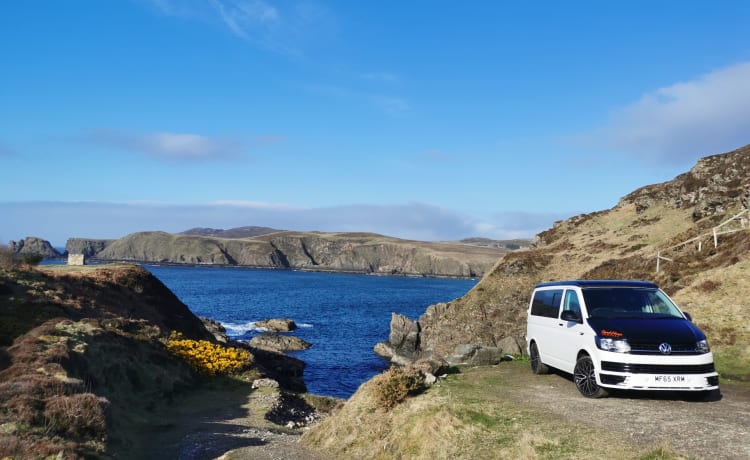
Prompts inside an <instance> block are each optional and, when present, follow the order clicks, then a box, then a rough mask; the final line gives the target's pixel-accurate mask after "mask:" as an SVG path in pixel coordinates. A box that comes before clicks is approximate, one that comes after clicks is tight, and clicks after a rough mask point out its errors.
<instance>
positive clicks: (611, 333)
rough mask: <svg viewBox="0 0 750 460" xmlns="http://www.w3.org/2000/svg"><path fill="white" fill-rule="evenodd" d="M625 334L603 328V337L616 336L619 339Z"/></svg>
mask: <svg viewBox="0 0 750 460" xmlns="http://www.w3.org/2000/svg"><path fill="white" fill-rule="evenodd" d="M623 335H625V334H623V333H622V332H617V331H608V330H606V329H602V336H603V337H614V338H616V339H619V338H620V337H622V336H623Z"/></svg>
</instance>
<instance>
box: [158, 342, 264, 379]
mask: <svg viewBox="0 0 750 460" xmlns="http://www.w3.org/2000/svg"><path fill="white" fill-rule="evenodd" d="M166 347H167V350H168V351H169V352H170V353H171V354H173V355H174V356H177V357H178V358H181V359H183V360H185V362H187V363H188V364H189V365H190V366H191V367H192V368H193V369H195V370H196V371H198V372H200V373H202V374H206V375H218V374H232V373H235V372H238V371H240V370H242V369H243V368H245V367H247V366H249V365H250V364H252V362H253V355H252V354H250V352H249V351H246V350H242V349H239V348H234V347H225V346H223V345H219V344H214V343H211V342H209V341H208V340H191V339H186V338H184V337H183V336H182V334H181V333H179V332H172V335H171V336H170V337H169V340H167V343H166Z"/></svg>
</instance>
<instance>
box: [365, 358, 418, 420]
mask: <svg viewBox="0 0 750 460" xmlns="http://www.w3.org/2000/svg"><path fill="white" fill-rule="evenodd" d="M373 383H374V385H375V393H374V397H375V404H376V405H377V406H378V407H379V408H380V409H383V410H386V411H388V410H391V409H393V408H394V407H396V405H398V404H399V403H401V402H402V401H404V400H405V399H406V398H407V397H408V396H413V395H415V394H418V393H421V392H422V391H423V390H424V389H425V383H424V378H423V377H422V375H421V374H420V373H419V372H418V371H417V370H415V369H411V368H406V369H404V368H398V367H392V368H390V369H388V370H387V371H385V372H384V373H382V374H380V375H379V376H377V377H376V378H375V379H374V380H373Z"/></svg>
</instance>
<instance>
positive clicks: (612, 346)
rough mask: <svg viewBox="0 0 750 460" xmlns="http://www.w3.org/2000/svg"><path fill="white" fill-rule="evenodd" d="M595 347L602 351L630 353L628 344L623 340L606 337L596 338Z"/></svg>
mask: <svg viewBox="0 0 750 460" xmlns="http://www.w3.org/2000/svg"><path fill="white" fill-rule="evenodd" d="M596 346H598V347H599V348H601V349H602V350H604V351H614V352H615V353H629V352H630V344H629V343H628V341H627V340H625V339H609V338H606V337H597V338H596Z"/></svg>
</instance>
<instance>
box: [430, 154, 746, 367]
mask: <svg viewBox="0 0 750 460" xmlns="http://www.w3.org/2000/svg"><path fill="white" fill-rule="evenodd" d="M749 188H750V146H748V147H744V148H742V149H739V150H736V151H734V152H730V153H727V154H723V155H714V156H712V157H707V158H704V159H702V160H700V161H699V162H698V164H696V166H695V167H694V168H693V169H692V170H691V171H689V172H687V173H685V174H682V175H680V176H678V177H677V178H675V179H674V180H672V181H669V182H665V183H662V184H656V185H651V186H647V187H643V188H641V189H639V190H636V191H635V192H633V193H631V194H629V195H627V196H625V197H623V198H622V200H620V202H619V203H618V204H617V206H615V207H614V208H612V209H609V210H606V211H600V212H595V213H591V214H584V215H579V216H575V217H573V218H570V219H568V220H565V221H560V222H557V223H556V224H555V225H554V226H553V228H551V229H549V230H547V231H545V232H542V233H540V234H539V235H537V237H536V239H535V241H534V244H533V247H532V248H531V249H529V250H525V251H515V252H512V253H509V254H507V255H505V256H504V257H503V258H501V259H500V260H499V261H498V262H497V264H496V265H495V266H494V267H493V269H492V270H491V271H490V272H489V273H488V274H487V275H485V277H484V278H483V279H482V280H481V282H480V283H478V284H477V286H475V288H474V289H473V290H472V291H471V292H469V293H468V294H467V295H465V296H464V297H462V298H461V299H458V300H456V301H454V302H451V303H449V304H444V305H438V306H433V307H430V308H428V310H427V312H426V313H425V315H423V316H422V317H421V318H420V320H419V326H420V329H421V332H420V344H421V349H422V351H423V352H436V353H438V354H441V355H444V356H447V355H449V354H450V353H451V352H452V351H453V349H454V348H455V346H456V345H457V344H460V343H477V344H481V345H489V346H495V345H496V344H497V343H498V342H499V341H500V340H502V339H503V338H504V337H508V336H514V337H518V338H522V337H523V335H524V333H525V327H526V323H525V315H526V312H525V310H526V308H527V306H528V301H529V294H530V292H531V290H532V288H533V285H534V284H535V283H537V282H541V281H550V280H560V279H575V278H584V279H597V278H602V279H617V278H623V279H645V280H653V281H656V282H657V283H659V284H660V285H661V286H662V287H663V288H664V289H665V290H666V291H667V292H668V293H669V294H670V295H671V296H672V297H673V298H674V299H675V301H676V302H677V303H678V304H680V305H681V306H682V307H683V308H684V309H685V310H687V311H688V312H690V313H691V314H692V315H693V318H694V319H695V321H696V323H698V324H699V325H700V326H701V327H703V328H705V329H706V331H707V333H708V336H709V341H710V342H711V343H712V344H713V346H714V349H715V351H716V352H717V354H718V355H719V361H720V362H723V361H725V360H724V359H723V358H724V357H725V356H730V355H731V356H733V357H734V358H735V360H736V359H737V358H739V359H740V360H741V362H743V363H750V322H748V321H740V320H738V319H739V318H741V317H743V316H746V315H748V314H749V313H750V301H748V298H749V297H748V296H747V295H746V294H747V289H748V288H747V281H746V280H747V279H748V264H749V263H750V214H748V213H747V210H746V208H745V207H744V205H743V204H742V199H743V196H744V195H745V193H746V191H747V190H748V189H749ZM740 213H742V215H741V219H737V220H734V221H732V222H731V223H730V224H727V225H725V226H723V227H721V228H720V230H728V229H735V230H737V231H735V232H733V233H729V234H724V235H719V237H718V245H717V246H716V247H714V242H713V236H712V229H713V228H714V227H717V226H719V225H720V224H722V223H724V222H726V221H727V220H729V219H730V218H732V217H733V216H737V215H738V214H740ZM743 219H744V220H743ZM743 222H744V227H742V224H743ZM688 241H689V242H688ZM684 242H688V243H685V244H682V243H684ZM699 242H700V243H701V250H700V251H698V250H697V248H698V243H699ZM657 254H660V255H661V256H663V257H665V258H668V259H670V260H666V259H662V260H661V261H660V270H659V271H658V272H657V271H656V267H657V264H656V263H657Z"/></svg>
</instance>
